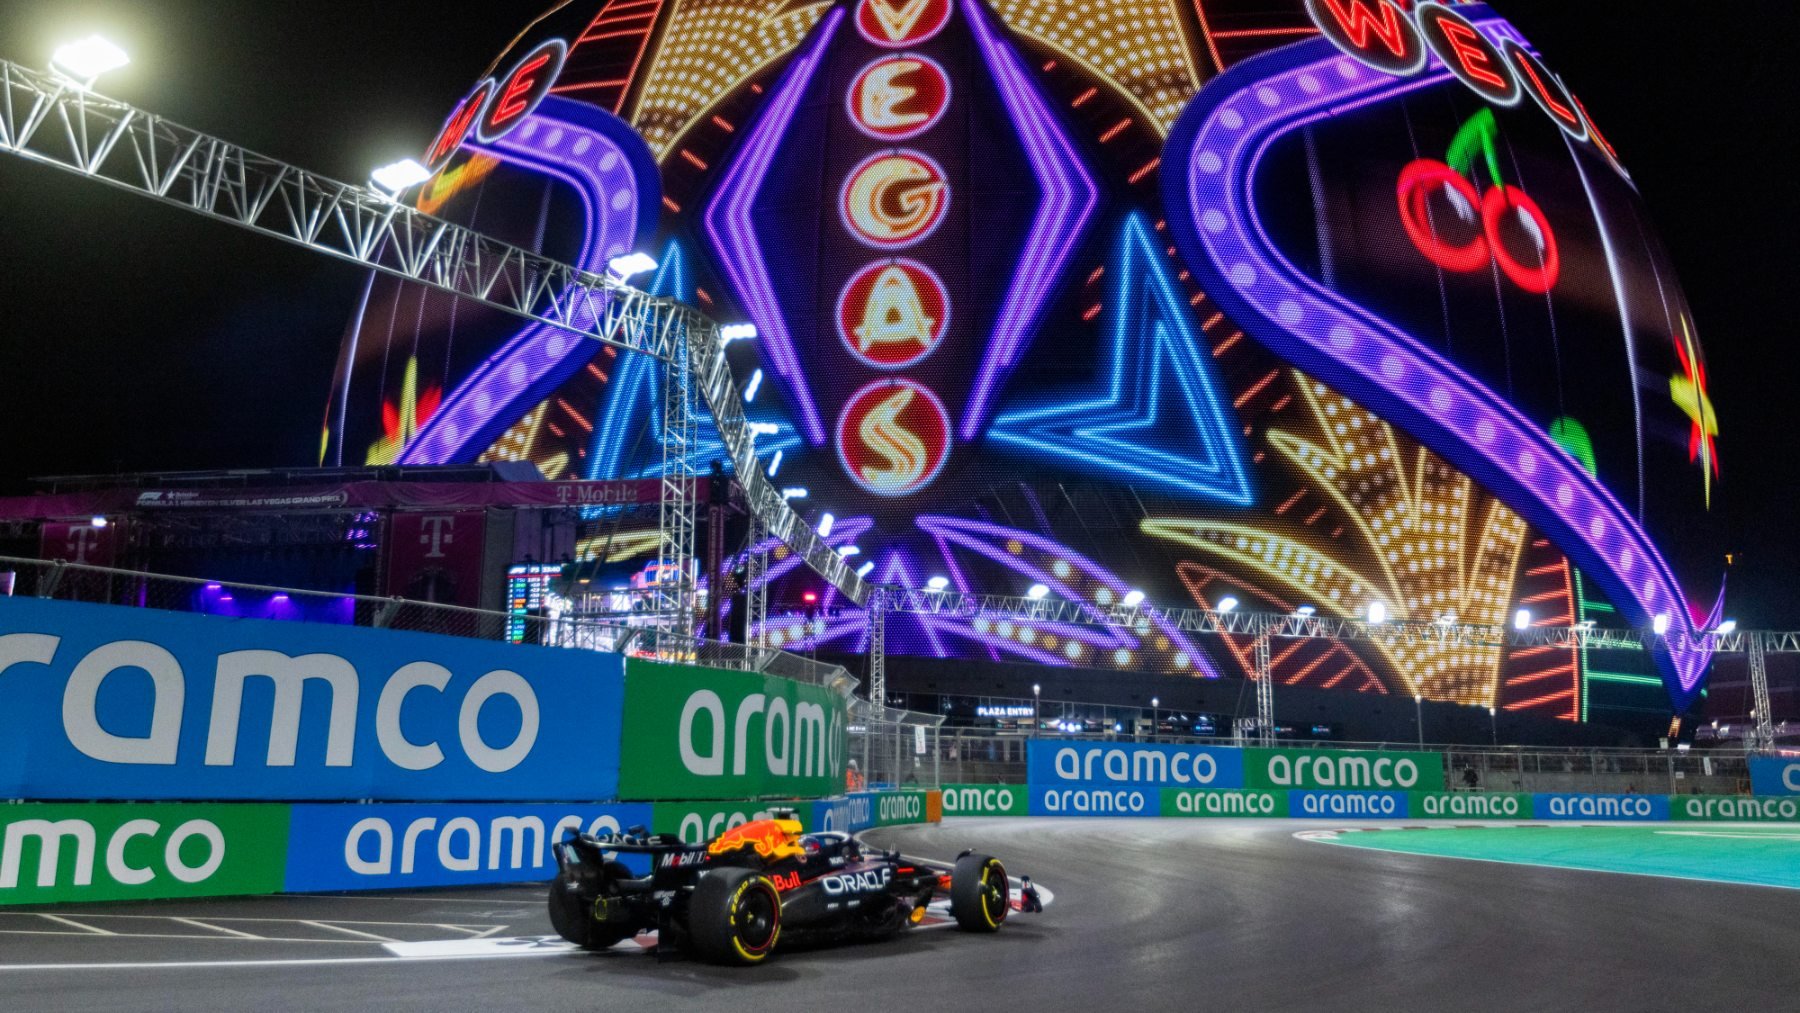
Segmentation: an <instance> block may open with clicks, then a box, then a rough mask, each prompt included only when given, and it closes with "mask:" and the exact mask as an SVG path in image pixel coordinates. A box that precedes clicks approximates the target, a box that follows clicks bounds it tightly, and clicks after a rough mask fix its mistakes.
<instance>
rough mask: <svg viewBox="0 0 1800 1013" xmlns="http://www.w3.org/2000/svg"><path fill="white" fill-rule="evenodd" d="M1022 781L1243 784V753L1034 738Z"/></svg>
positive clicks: (1182, 785)
mask: <svg viewBox="0 0 1800 1013" xmlns="http://www.w3.org/2000/svg"><path fill="white" fill-rule="evenodd" d="M1026 764H1027V770H1026V773H1027V777H1026V779H1027V780H1028V781H1029V782H1030V783H1031V784H1032V785H1033V786H1040V785H1074V784H1081V785H1089V784H1094V785H1099V784H1105V785H1112V786H1118V785H1134V786H1137V787H1147V788H1242V787H1243V786H1244V751H1243V750H1241V749H1233V748H1230V747H1228V746H1167V745H1158V744H1156V743H1149V742H1104V743H1086V742H1081V743H1076V742H1062V741H1058V740H1056V739H1048V740H1037V741H1033V742H1031V743H1030V744H1028V745H1027V746H1026Z"/></svg>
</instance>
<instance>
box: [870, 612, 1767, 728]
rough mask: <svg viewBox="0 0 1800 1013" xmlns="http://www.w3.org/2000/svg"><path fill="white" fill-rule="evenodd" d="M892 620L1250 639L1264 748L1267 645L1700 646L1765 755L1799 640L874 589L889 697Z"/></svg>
mask: <svg viewBox="0 0 1800 1013" xmlns="http://www.w3.org/2000/svg"><path fill="white" fill-rule="evenodd" d="M891 613H909V614H915V615H928V616H948V617H957V618H966V619H976V618H982V619H989V620H994V621H999V620H1011V621H1013V622H1045V623H1064V624H1068V623H1076V624H1082V625H1087V626H1117V627H1124V628H1127V629H1132V630H1135V631H1137V632H1139V633H1147V632H1149V631H1150V629H1151V628H1152V625H1153V624H1167V625H1168V626H1171V627H1173V628H1175V629H1177V630H1179V631H1181V632H1183V633H1196V634H1214V635H1220V636H1241V637H1249V638H1252V641H1253V644H1252V646H1253V648H1254V649H1255V657H1256V665H1255V668H1256V671H1255V674H1254V680H1255V682H1256V683H1257V687H1256V712H1257V713H1256V717H1257V731H1258V735H1259V736H1260V737H1261V738H1263V740H1264V741H1268V740H1270V739H1271V738H1272V737H1273V735H1274V710H1275V704H1274V685H1273V683H1274V680H1273V679H1272V678H1270V672H1269V660H1268V658H1269V643H1270V641H1272V640H1331V641H1337V642H1344V643H1355V642H1358V641H1363V642H1370V643H1375V642H1379V643H1386V644H1402V643H1405V644H1417V643H1429V644H1438V645H1443V646H1447V647H1455V646H1469V647H1500V646H1508V647H1553V648H1559V649H1587V650H1647V649H1649V648H1650V647H1653V646H1655V645H1656V644H1657V643H1658V642H1660V641H1664V640H1676V641H1678V642H1680V643H1682V644H1683V645H1684V646H1703V647H1706V648H1709V649H1710V650H1712V651H1713V653H1715V654H1745V655H1748V657H1749V662H1750V681H1751V686H1752V690H1753V692H1754V694H1755V701H1756V727H1757V743H1758V746H1759V748H1765V749H1766V748H1770V747H1771V746H1772V745H1773V744H1774V741H1775V726H1774V719H1773V716H1772V715H1771V713H1770V709H1769V682H1768V670H1767V667H1766V665H1765V664H1764V661H1763V659H1764V656H1765V655H1768V654H1800V632H1789V633H1779V632H1770V631H1764V630H1732V631H1730V632H1724V633H1719V632H1709V633H1703V634H1700V635H1698V636H1696V637H1688V636H1686V635H1678V634H1661V633H1656V632H1654V631H1652V630H1638V629H1607V628H1601V627H1595V626H1585V625H1584V626H1568V627H1540V626H1533V627H1528V628H1526V629H1522V630H1521V629H1512V628H1508V627H1505V626H1486V625H1479V624H1469V623H1442V622H1429V623H1427V622H1415V621H1410V620H1389V621H1386V622H1381V623H1372V622H1366V621H1363V620H1357V619H1338V618H1333V617H1329V616H1320V615H1302V614H1297V613H1296V614H1290V615H1278V614H1274V613H1267V612H1240V611H1236V610H1232V611H1229V612H1220V611H1216V610H1213V609H1186V608H1173V609H1165V608H1158V607H1156V606H1154V605H1150V604H1148V603H1144V604H1138V605H1131V606H1127V605H1123V604H1114V605H1110V606H1101V605H1092V604H1087V603H1083V602H1072V601H1067V600H1064V599H1060V598H1025V597H1018V596H1011V595H992V594H962V593H960V592H956V591H950V590H944V591H932V590H920V589H915V588H902V587H880V588H876V589H875V590H874V592H873V593H872V594H871V596H870V600H869V612H868V615H869V689H870V693H871V696H873V694H874V692H875V690H876V687H877V686H880V687H881V688H882V689H883V690H884V691H885V688H886V682H887V680H886V659H885V658H883V657H882V656H881V654H882V653H884V652H885V646H886V644H885V636H883V635H881V634H882V632H883V628H884V627H885V625H886V620H885V617H886V615H888V614H891Z"/></svg>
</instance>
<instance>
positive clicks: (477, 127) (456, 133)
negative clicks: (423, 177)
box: [425, 39, 569, 172]
mask: <svg viewBox="0 0 1800 1013" xmlns="http://www.w3.org/2000/svg"><path fill="white" fill-rule="evenodd" d="M568 53H569V47H568V45H567V44H566V43H564V42H563V41H562V40H561V39H550V40H548V41H546V42H543V43H540V44H539V45H538V46H536V47H534V48H533V49H532V50H531V52H529V53H526V54H525V56H524V58H523V59H521V60H520V61H519V62H518V63H516V64H514V65H513V69H512V70H511V71H509V72H508V73H507V75H506V76H505V77H504V78H501V79H500V80H499V82H496V81H495V80H494V79H493V78H491V77H490V78H488V79H487V80H485V81H482V82H481V83H480V84H478V85H476V86H475V89H474V90H473V91H471V92H469V94H468V96H467V97H466V98H464V99H463V100H462V101H461V102H459V103H457V106H456V111H455V112H453V113H451V114H450V118H449V119H448V120H445V121H444V129H443V130H441V131H439V132H438V135H437V139H436V140H434V141H432V142H431V147H430V148H428V149H426V152H425V167H426V168H427V169H430V170H431V171H432V172H436V171H438V170H439V169H441V168H443V167H444V163H445V162H447V161H449V160H450V156H451V155H454V154H456V149H458V148H460V147H462V143H463V141H465V140H467V139H468V137H469V131H470V130H474V132H475V136H477V137H479V138H480V139H481V141H482V143H483V144H492V143H493V142H495V141H497V140H499V139H500V138H502V137H505V136H506V135H507V134H508V133H509V132H510V131H511V130H512V128H514V127H516V126H518V125H519V123H520V122H521V121H523V120H524V119H525V117H527V116H530V115H531V112H532V110H534V109H536V108H537V106H538V103H539V102H542V101H543V100H544V96H545V95H548V94H549V93H550V86H551V85H553V84H555V83H556V75H558V74H560V73H562V65H563V60H564V59H565V58H566V57H567V56H568Z"/></svg>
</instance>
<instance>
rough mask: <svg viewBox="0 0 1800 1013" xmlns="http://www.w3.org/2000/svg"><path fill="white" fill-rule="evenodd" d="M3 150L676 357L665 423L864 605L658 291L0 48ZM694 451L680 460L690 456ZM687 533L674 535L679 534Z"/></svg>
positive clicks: (688, 542) (686, 319)
mask: <svg viewBox="0 0 1800 1013" xmlns="http://www.w3.org/2000/svg"><path fill="white" fill-rule="evenodd" d="M0 151H5V152H10V153H11V154H15V155H18V156H20V157H23V158H27V159H30V160H32V161H34V162H39V163H42V164H45V165H51V166H55V167H56V168H59V169H63V170H65V171H68V172H73V173H75V174H76V175H80V176H85V177H87V178H88V179H93V180H97V181H99V182H103V183H108V184H110V185H112V186H115V187H118V188H120V189H123V190H127V191H130V192H132V193H135V194H139V195H141V196H146V197H151V198H154V199H156V200H159V201H162V202H163V203H165V204H170V205H173V206H175V207H179V208H182V209H184V210H187V211H193V212H198V213H200V214H203V215H206V216H208V217H211V218H215V219H218V220H220V221H225V222H230V223H232V224H234V225H238V226H241V227H243V228H247V229H250V230H251V231H253V232H256V233H258V234H260V235H264V236H270V237H273V238H276V239H281V240H284V241H286V242H289V243H294V244H296V245H299V246H303V247H305V248H307V249H309V250H312V251H314V252H316V253H323V254H325V255H327V256H332V257H336V258H338V259H340V260H346V261H349V262H351V263H354V264H358V265H361V266H364V267H370V268H373V269H375V270H377V271H381V272H383V273H385V274H389V275H393V276H395V277H398V278H402V279H404V280H407V281H411V282H415V283H417V284H421V285H425V286H428V287H431V288H434V289H438V290H440V291H443V292H448V293H451V294H453V295H456V296H460V297H462V298H465V299H471V300H474V301H476V302H478V303H481V304H483V305H486V306H490V307H493V308H494V309H498V310H501V311H503V312H506V313H511V314H513V315H515V316H519V317H523V318H525V319H527V320H533V321H537V322H539V323H543V324H548V325H550V326H553V327H557V328H560V329H562V330H565V331H568V332H569V333H571V334H577V335H580V336H582V337H584V338H588V339H590V340H593V341H599V342H602V343H604V344H609V345H613V346H615V347H617V348H620V349H623V350H626V351H631V352H636V353H639V354H643V355H650V356H654V357H655V358H657V359H659V360H661V361H662V362H663V363H664V365H665V367H666V368H669V369H670V370H671V372H672V373H673V374H675V375H674V376H672V377H671V379H679V380H685V381H686V382H683V383H671V384H668V385H665V386H666V387H667V388H670V389H671V391H672V392H671V393H670V394H669V395H668V398H669V400H668V402H666V403H665V404H664V405H663V411H664V413H665V415H664V419H665V424H673V425H674V426H676V427H677V429H679V431H681V432H691V430H692V427H693V425H694V424H695V413H694V407H695V406H694V404H693V395H694V394H698V395H699V396H700V398H701V399H702V400H704V402H705V403H706V405H707V407H708V408H709V409H710V410H711V412H712V416H713V419H714V420H715V422H716V423H717V425H718V430H719V436H720V438H721V440H722V441H723V442H724V444H725V447H726V449H727V451H728V452H729V453H730V455H731V460H732V465H733V467H734V469H735V471H736V473H737V480H738V483H739V484H740V485H741V486H742V487H743V489H744V495H745V499H746V500H747V501H748V504H749V507H750V510H751V511H752V513H753V514H754V515H755V516H756V517H757V518H758V519H759V520H760V521H761V522H762V523H763V524H764V525H766V527H767V529H768V531H769V533H770V534H772V535H773V536H775V537H776V538H779V539H781V540H782V541H783V542H784V543H786V544H787V545H788V546H789V548H791V549H792V550H793V551H794V552H795V553H796V554H798V555H799V556H800V558H801V559H803V560H804V561H805V562H806V564H807V565H808V566H810V567H811V568H812V569H813V570H815V571H817V572H818V574H819V575H820V576H822V577H824V578H825V579H826V580H827V581H829V582H830V583H831V584H832V586H834V587H836V588H837V589H838V590H839V591H840V592H842V593H843V594H844V595H845V597H847V598H849V599H850V600H851V601H853V602H856V603H857V604H862V603H863V602H865V601H866V600H867V598H868V594H869V586H868V584H867V583H866V582H864V581H863V579H862V578H861V577H859V576H857V575H856V571H855V570H854V569H853V568H852V567H851V566H850V564H849V563H848V562H847V561H846V560H845V559H844V558H843V557H842V556H840V555H838V553H837V552H836V550H834V549H832V548H831V547H830V546H829V545H827V544H826V543H825V540H824V539H822V538H820V537H819V536H818V533H817V532H816V531H814V530H813V529H812V527H811V526H810V525H808V524H807V523H806V522H805V521H803V520H801V518H800V516H799V514H797V513H795V512H794V511H793V509H792V508H791V507H789V506H788V505H787V503H786V501H784V500H783V499H782V498H781V493H780V491H779V490H778V489H776V488H775V487H774V486H773V485H772V484H771V483H770V482H769V480H768V476H767V475H766V474H765V473H764V472H763V469H762V466H761V464H760V463H759V462H758V460H757V457H756V444H755V437H754V435H753V434H751V433H750V432H748V431H747V430H746V428H745V427H744V424H743V421H742V420H743V417H744V410H743V399H742V398H741V397H740V396H739V393H738V390H737V383H736V380H735V378H734V377H733V376H732V374H731V369H730V365H729V363H728V362H727V361H726V359H725V355H724V345H723V342H722V341H721V339H720V336H719V328H718V325H717V324H715V323H714V322H713V321H712V320H710V319H709V318H707V317H706V316H705V315H704V314H702V313H700V312H699V311H698V310H695V309H693V308H692V307H689V306H686V305H683V304H681V303H679V302H676V301H675V300H672V299H666V298H660V297H657V296H652V295H650V294H648V293H646V292H643V291H640V290H638V289H636V288H633V287H631V286H629V285H627V284H624V283H623V282H620V281H617V280H616V279H613V278H609V277H606V276H605V275H600V274H594V273H592V272H588V271H583V270H580V269H578V268H575V267H572V266H570V265H568V264H564V263H561V262H559V261H555V260H551V259H549V258H547V257H542V256H539V255H537V254H535V253H531V252H530V251H527V250H523V249H520V248H519V247H516V246H511V245H509V244H506V243H502V242H500V241H498V240H495V239H490V238H488V237H486V236H483V235H481V234H480V233H477V232H474V231H472V230H469V229H465V228H463V227H461V226H458V225H454V224H451V223H449V222H446V221H443V220H442V219H438V218H433V217H431V216H430V215H426V214H423V213H421V212H419V211H417V210H415V209H413V208H410V207H407V206H405V205H402V204H400V203H397V202H396V201H394V200H391V199H389V198H388V197H387V196H385V195H383V194H381V193H378V192H376V191H374V190H372V189H368V188H365V187H360V186H353V185H351V184H348V183H341V182H338V181H336V180H332V179H329V178H326V177H324V176H320V175H318V174H317V173H313V172H308V171H307V170H305V169H301V168H298V167H296V166H292V165H289V164H287V163H284V162H281V161H279V160H277V159H273V158H269V157H268V156H265V155H259V154H256V153H255V152H251V151H246V150H245V149H243V148H241V147H238V146H237V145H235V144H232V143H230V142H228V141H223V140H220V139H218V138H216V137H211V136H209V135H207V134H203V133H201V132H199V131H197V130H192V129H190V128H188V127H184V126H181V125H179V124H176V123H173V122H170V121H169V120H166V119H164V118H162V117H160V116H156V115H154V114H152V113H148V112H145V111H143V110H141V109H137V108H135V107H133V106H131V105H128V104H126V103H123V102H118V101H115V100H113V99H108V98H105V97H102V96H99V95H96V94H94V93H93V92H90V91H85V90H83V89H80V88H77V87H74V86H73V85H72V84H71V83H70V82H68V81H65V80H63V79H61V78H59V77H56V76H55V75H52V74H47V73H40V72H38V71H34V70H31V69H29V68H26V67H22V66H20V65H18V64H15V63H12V62H10V61H5V60H0ZM683 460H685V458H684V459H683ZM693 477H694V476H693V475H692V473H691V468H690V469H686V470H682V469H677V472H676V473H673V474H670V475H669V476H668V477H667V478H666V480H665V483H664V484H665V489H664V518H665V521H666V522H667V524H666V526H667V527H668V528H669V530H667V531H666V532H665V535H666V537H665V539H664V543H665V544H664V551H665V553H667V554H668V555H666V556H665V558H664V560H663V561H664V562H665V564H667V565H668V566H669V567H670V568H671V570H672V571H673V572H674V573H676V574H679V575H680V577H679V580H678V582H677V584H678V587H677V588H676V589H674V590H675V594H676V595H680V594H688V595H689V597H690V600H689V602H688V607H687V608H686V609H685V611H686V612H688V613H689V614H690V615H691V612H692V608H691V594H692V576H691V574H690V573H689V567H688V566H687V562H688V559H689V558H690V556H691V552H692V536H693V526H692V519H693V515H694V510H695V504H694V502H693V500H694V488H695V486H694V482H693ZM677 543H679V545H677Z"/></svg>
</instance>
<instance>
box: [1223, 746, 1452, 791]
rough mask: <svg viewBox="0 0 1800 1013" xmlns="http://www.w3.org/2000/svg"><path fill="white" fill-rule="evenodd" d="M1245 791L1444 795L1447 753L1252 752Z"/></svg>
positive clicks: (1249, 751)
mask: <svg viewBox="0 0 1800 1013" xmlns="http://www.w3.org/2000/svg"><path fill="white" fill-rule="evenodd" d="M1244 786H1245V787H1247V788H1302V789H1307V790H1313V791H1443V790H1444V757H1443V754H1441V753H1416V752H1385V751H1384V752H1360V751H1352V750H1342V749H1246V750H1244Z"/></svg>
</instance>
